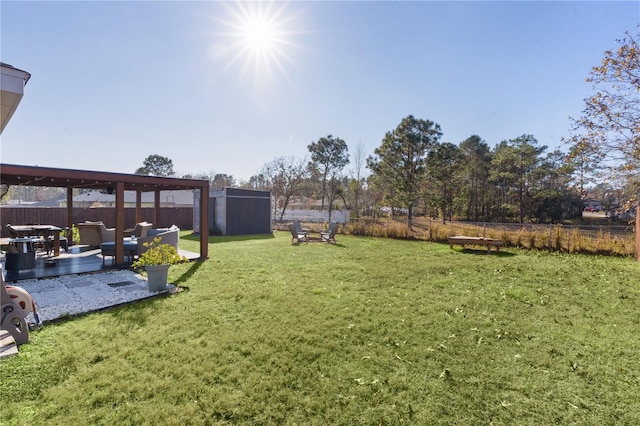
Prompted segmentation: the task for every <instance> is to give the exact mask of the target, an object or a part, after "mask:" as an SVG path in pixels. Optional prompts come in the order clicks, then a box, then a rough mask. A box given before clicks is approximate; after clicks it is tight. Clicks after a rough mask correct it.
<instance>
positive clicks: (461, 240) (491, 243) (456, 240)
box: [449, 235, 504, 253]
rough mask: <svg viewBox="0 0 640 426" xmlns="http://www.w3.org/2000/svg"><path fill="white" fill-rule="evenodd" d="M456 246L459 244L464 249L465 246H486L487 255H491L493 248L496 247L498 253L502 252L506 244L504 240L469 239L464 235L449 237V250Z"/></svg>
mask: <svg viewBox="0 0 640 426" xmlns="http://www.w3.org/2000/svg"><path fill="white" fill-rule="evenodd" d="M454 244H459V245H461V246H462V247H463V248H464V246H465V245H467V244H469V245H476V246H486V247H487V253H491V247H495V248H496V251H500V247H502V245H503V244H504V243H503V242H502V240H498V239H495V238H484V237H467V236H464V235H458V236H455V237H449V248H453V245H454Z"/></svg>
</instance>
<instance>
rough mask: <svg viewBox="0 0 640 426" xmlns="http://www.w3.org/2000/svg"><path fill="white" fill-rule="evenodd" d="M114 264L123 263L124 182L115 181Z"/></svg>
mask: <svg viewBox="0 0 640 426" xmlns="http://www.w3.org/2000/svg"><path fill="white" fill-rule="evenodd" d="M115 246H116V265H124V183H123V182H116V241H115Z"/></svg>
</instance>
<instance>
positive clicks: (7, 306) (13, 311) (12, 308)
mask: <svg viewBox="0 0 640 426" xmlns="http://www.w3.org/2000/svg"><path fill="white" fill-rule="evenodd" d="M0 281H2V282H1V283H0V300H1V304H0V305H1V306H0V312H1V315H2V319H1V321H0V327H1V329H2V330H6V331H7V332H8V333H9V334H11V336H12V337H13V339H14V340H15V341H16V344H18V345H22V344H24V343H28V342H29V326H28V325H27V321H26V319H25V315H24V312H23V310H22V308H20V306H19V305H18V304H17V303H15V302H14V301H13V299H12V298H11V296H10V295H9V293H7V288H6V287H5V285H4V275H3V273H2V269H0Z"/></svg>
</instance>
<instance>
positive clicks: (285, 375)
mask: <svg viewBox="0 0 640 426" xmlns="http://www.w3.org/2000/svg"><path fill="white" fill-rule="evenodd" d="M337 239H338V244H337V245H327V244H320V243H309V244H302V245H291V243H290V234H288V233H284V232H277V233H276V234H275V236H274V237H268V238H267V237H263V238H255V239H244V240H242V239H222V238H216V239H215V240H212V241H214V243H213V244H211V245H210V251H209V255H210V260H208V261H207V262H204V263H192V264H185V265H178V266H175V267H173V269H172V272H171V278H172V280H173V281H174V282H177V283H178V284H180V285H181V286H182V287H183V290H182V291H181V292H180V293H178V294H176V295H174V296H170V297H167V298H162V299H156V300H153V301H148V302H142V303H138V304H135V305H131V306H127V307H123V308H119V309H115V310H111V311H107V312H102V313H96V314H91V315H87V316H84V317H81V318H76V319H73V320H69V321H66V322H62V323H56V324H50V325H47V326H45V327H43V328H42V329H40V330H38V331H35V332H33V333H32V335H31V342H30V343H29V344H28V345H24V346H23V347H21V349H20V354H19V355H18V356H17V357H12V358H9V359H7V360H4V361H2V362H1V364H0V368H1V372H2V381H1V384H0V402H1V405H0V413H1V414H0V416H1V418H0V419H1V420H0V422H1V423H2V424H3V425H12V424H29V425H31V424H47V425H63V424H64V425H67V424H73V425H83V424H104V425H114V424H131V425H138V424H149V425H156V424H163V425H187V424H198V425H200V424H278V425H280V424H291V425H325V424H342V425H354V424H362V425H378V424H421V425H427V424H428V425H431V424H446V425H449V424H497V425H500V424H505V425H512V424H518V425H541V424H542V425H546V424H576V425H603V424H609V425H624V424H626V425H635V424H640V398H639V397H638V395H640V319H639V318H640V316H639V313H640V264H639V263H638V262H635V261H633V260H631V259H629V258H615V257H600V256H585V255H575V254H574V255H569V254H557V253H555V254H550V253H546V252H536V251H520V250H508V251H503V252H501V253H499V254H491V255H486V254H485V252H484V251H466V250H465V251H463V250H461V249H460V248H456V249H454V250H450V249H449V246H448V245H446V244H437V243H430V242H416V241H399V240H387V239H375V238H364V237H360V238H359V237H349V236H341V235H338V238H337ZM180 244H181V247H183V248H186V249H192V250H194V251H197V244H198V242H197V241H196V240H195V239H193V240H189V239H186V238H183V240H182V241H181V243H180Z"/></svg>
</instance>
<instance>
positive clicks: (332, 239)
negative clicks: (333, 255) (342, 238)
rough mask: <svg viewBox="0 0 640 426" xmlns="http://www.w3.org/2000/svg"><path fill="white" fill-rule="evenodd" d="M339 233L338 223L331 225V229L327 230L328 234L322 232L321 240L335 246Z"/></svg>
mask: <svg viewBox="0 0 640 426" xmlns="http://www.w3.org/2000/svg"><path fill="white" fill-rule="evenodd" d="M337 232H338V224H337V223H330V224H329V227H328V228H327V232H321V233H320V238H321V239H322V241H324V242H327V243H330V244H335V243H336V233H337Z"/></svg>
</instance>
